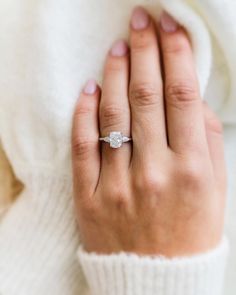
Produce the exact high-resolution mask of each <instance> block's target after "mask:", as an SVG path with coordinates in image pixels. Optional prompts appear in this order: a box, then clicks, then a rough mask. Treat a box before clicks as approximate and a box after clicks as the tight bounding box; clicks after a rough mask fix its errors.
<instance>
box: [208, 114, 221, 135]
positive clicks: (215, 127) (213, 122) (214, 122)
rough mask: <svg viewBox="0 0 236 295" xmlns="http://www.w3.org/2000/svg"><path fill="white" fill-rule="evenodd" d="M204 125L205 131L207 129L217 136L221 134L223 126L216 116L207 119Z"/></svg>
mask: <svg viewBox="0 0 236 295" xmlns="http://www.w3.org/2000/svg"><path fill="white" fill-rule="evenodd" d="M206 125H207V129H209V130H210V131H212V132H214V133H217V134H219V135H222V134H223V124H222V122H221V121H220V120H219V118H218V117H217V116H214V117H211V118H208V119H207V121H206Z"/></svg>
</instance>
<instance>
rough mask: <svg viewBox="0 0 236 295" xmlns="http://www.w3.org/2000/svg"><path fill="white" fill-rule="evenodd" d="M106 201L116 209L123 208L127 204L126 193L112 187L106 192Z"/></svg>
mask: <svg viewBox="0 0 236 295" xmlns="http://www.w3.org/2000/svg"><path fill="white" fill-rule="evenodd" d="M106 195H107V197H106V198H107V199H109V200H111V201H112V203H113V204H114V205H115V206H116V207H117V208H120V209H121V208H125V207H126V206H127V203H128V194H127V192H126V191H125V190H124V189H122V188H120V186H119V185H114V186H113V187H112V188H110V189H108V190H107V193H106Z"/></svg>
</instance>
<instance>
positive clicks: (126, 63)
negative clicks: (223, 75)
mask: <svg viewBox="0 0 236 295" xmlns="http://www.w3.org/2000/svg"><path fill="white" fill-rule="evenodd" d="M129 44H130V51H128V52H127V53H126V54H125V55H124V56H113V55H112V54H111V52H109V53H108V55H107V59H106V64H105V69H104V79H103V84H102V87H101V89H100V88H99V87H97V89H96V91H95V93H94V94H86V93H85V92H82V93H81V95H80V99H79V102H78V104H77V106H76V110H75V115H74V124H73V132H72V155H73V161H72V162H73V175H74V198H75V208H76V215H77V219H78V224H79V230H80V236H81V240H82V243H83V245H84V248H85V250H87V251H88V252H92V251H93V252H96V253H100V254H101V253H103V254H111V253H118V252H120V251H125V252H132V253H137V254H139V255H157V254H158V255H165V256H167V257H173V256H180V255H192V254H195V253H199V252H204V251H208V250H210V249H212V248H214V247H216V246H217V245H218V244H219V242H220V240H221V238H222V231H223V223H224V207H225V196H226V172H225V160H224V147H223V137H222V126H221V123H220V121H219V120H218V118H217V117H216V115H215V114H214V113H213V112H212V111H211V110H210V108H209V107H208V106H207V105H206V104H205V103H202V100H201V96H200V93H199V86H198V80H197V76H196V72H195V66H194V61H193V54H192V49H191V44H190V41H189V39H188V37H187V34H186V32H185V31H184V29H183V28H181V27H180V26H178V27H177V28H176V31H169V32H166V31H164V29H163V28H161V25H160V23H158V24H156V23H155V22H154V20H152V19H151V17H150V16H149V23H148V26H147V28H145V29H142V30H137V29H134V28H133V27H132V26H130V38H129ZM161 65H162V66H161ZM118 130H121V131H122V132H123V134H125V135H128V136H129V135H130V134H132V138H133V142H132V143H125V144H124V145H123V146H122V148H119V149H117V150H114V149H111V148H110V146H109V144H106V143H101V142H100V143H99V142H98V138H99V136H100V135H102V136H107V135H108V134H109V132H110V131H118Z"/></svg>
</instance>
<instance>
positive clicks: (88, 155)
mask: <svg viewBox="0 0 236 295" xmlns="http://www.w3.org/2000/svg"><path fill="white" fill-rule="evenodd" d="M99 98H100V90H99V88H98V86H97V84H96V82H95V81H94V80H89V81H88V83H87V84H86V86H85V88H84V90H83V92H82V93H81V95H80V99H79V102H78V104H77V106H76V110H75V114H74V119H73V128H72V162H73V171H74V178H75V181H74V183H75V184H76V187H75V190H76V192H78V193H79V194H76V195H80V196H83V195H85V196H89V195H91V194H92V193H93V192H94V190H95V188H96V186H97V182H98V179H99V171H100V150H99V143H98V137H99V129H98V105H99Z"/></svg>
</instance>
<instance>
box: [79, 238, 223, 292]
mask: <svg viewBox="0 0 236 295" xmlns="http://www.w3.org/2000/svg"><path fill="white" fill-rule="evenodd" d="M227 253H228V242H227V240H226V239H224V240H223V241H222V243H221V244H220V245H219V246H218V248H216V249H214V250H212V251H210V252H208V253H205V254H201V255H196V256H192V257H186V258H185V257H183V258H173V259H167V258H164V257H155V258H152V257H149V256H146V257H140V256H137V255H135V254H127V253H123V252H122V253H119V254H113V255H97V254H95V253H87V252H85V251H84V249H83V247H82V246H80V248H79V250H78V258H79V260H80V262H81V264H82V267H83V270H84V273H85V276H86V278H87V281H88V284H89V287H90V289H91V293H92V294H93V295H220V294H221V292H222V285H223V280H224V272H225V265H226V260H227V259H226V258H227Z"/></svg>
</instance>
